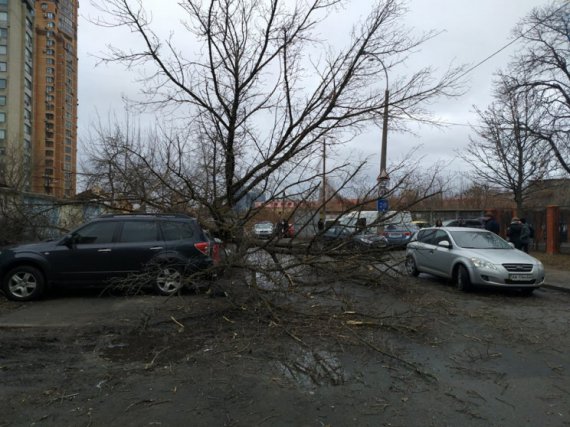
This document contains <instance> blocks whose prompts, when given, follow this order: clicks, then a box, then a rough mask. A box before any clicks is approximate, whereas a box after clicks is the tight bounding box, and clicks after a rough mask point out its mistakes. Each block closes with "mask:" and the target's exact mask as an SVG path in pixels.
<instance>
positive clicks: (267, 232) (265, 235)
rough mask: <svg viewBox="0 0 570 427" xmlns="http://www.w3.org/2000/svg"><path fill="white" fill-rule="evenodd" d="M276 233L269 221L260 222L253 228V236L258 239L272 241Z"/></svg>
mask: <svg viewBox="0 0 570 427" xmlns="http://www.w3.org/2000/svg"><path fill="white" fill-rule="evenodd" d="M274 233H275V228H274V227H273V224H272V223H271V222H269V221H263V222H258V223H257V224H255V225H254V226H253V235H254V237H256V238H258V239H270V238H271V237H273V235H274Z"/></svg>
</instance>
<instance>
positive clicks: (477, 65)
mask: <svg viewBox="0 0 570 427" xmlns="http://www.w3.org/2000/svg"><path fill="white" fill-rule="evenodd" d="M566 6H568V3H564V4H563V5H562V6H560V7H559V8H558V9H556V10H555V11H554V12H552V13H551V14H550V15H548V16H547V17H545V20H546V19H550V18H551V17H552V16H554V15H556V14H557V13H558V12H560V11H561V10H562V9H564V8H565V7H566ZM539 25H541V22H537V23H536V24H535V25H533V26H532V27H530V28H529V29H528V30H527V31H525V32H524V33H522V34H520V35H519V36H517V37H516V38H514V39H513V40H511V41H510V42H508V43H507V44H506V45H504V46H503V47H501V48H499V49H498V50H496V51H495V52H493V53H492V54H490V55H489V56H487V57H486V58H485V59H483V60H481V61H479V62H478V63H477V64H475V65H473V66H472V67H470V68H468V69H467V70H465V71H464V72H463V73H462V74H460V75H459V76H458V77H457V79H456V80H459V79H461V78H462V77H464V76H465V75H467V74H469V73H470V72H471V71H473V70H475V69H476V68H479V67H480V66H481V65H483V64H484V63H485V62H487V61H488V60H490V59H491V58H493V57H494V56H496V55H498V54H499V53H501V52H502V51H503V50H505V49H506V48H508V47H509V46H511V45H512V44H514V43H515V42H517V41H518V40H519V39H521V38H523V37H524V36H526V35H527V34H528V33H530V32H531V31H532V30H534V29H535V28H536V27H538V26H539Z"/></svg>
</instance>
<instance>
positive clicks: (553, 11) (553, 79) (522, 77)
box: [509, 1, 570, 173]
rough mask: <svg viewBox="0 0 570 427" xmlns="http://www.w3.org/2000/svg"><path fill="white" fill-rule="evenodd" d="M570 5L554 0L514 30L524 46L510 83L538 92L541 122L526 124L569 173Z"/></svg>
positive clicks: (533, 12) (514, 66) (512, 71)
mask: <svg viewBox="0 0 570 427" xmlns="http://www.w3.org/2000/svg"><path fill="white" fill-rule="evenodd" d="M569 14H570V4H569V3H568V2H565V1H554V2H552V3H550V4H549V5H547V6H544V7H537V8H535V9H534V10H533V11H532V12H531V13H530V14H529V15H528V16H527V17H526V18H525V19H524V20H523V21H522V22H521V23H520V24H519V25H518V26H517V27H516V29H515V31H514V33H515V35H516V36H517V37H519V38H521V39H522V41H523V43H525V48H524V49H522V50H521V52H520V53H519V54H518V56H517V57H516V59H515V61H514V63H513V65H512V67H511V70H510V76H511V80H510V82H509V84H510V85H511V86H512V87H513V88H522V89H525V90H529V91H534V92H537V93H538V95H537V97H538V98H539V99H540V104H539V105H538V107H539V108H540V109H541V110H542V114H541V116H542V117H541V120H540V121H538V122H536V121H535V122H533V123H527V124H526V127H527V128H528V130H529V131H530V132H532V133H533V134H534V135H536V136H537V137H539V138H540V139H542V140H544V141H546V142H547V143H548V147H549V148H550V150H551V151H552V153H553V154H554V156H555V157H556V159H557V161H558V164H559V165H560V167H562V168H563V169H564V170H565V171H566V172H567V173H570V138H569V136H570V120H569V118H570V68H569V66H568V58H569V57H570V21H569V16H570V15H569Z"/></svg>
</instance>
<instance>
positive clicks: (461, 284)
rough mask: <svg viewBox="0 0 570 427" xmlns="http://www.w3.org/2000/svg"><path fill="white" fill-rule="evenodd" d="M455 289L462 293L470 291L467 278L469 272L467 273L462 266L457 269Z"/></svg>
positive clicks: (469, 279)
mask: <svg viewBox="0 0 570 427" xmlns="http://www.w3.org/2000/svg"><path fill="white" fill-rule="evenodd" d="M457 289H459V290H460V291H463V292H469V291H470V290H471V278H470V277H469V271H467V268H465V266H464V265H460V266H459V267H457Z"/></svg>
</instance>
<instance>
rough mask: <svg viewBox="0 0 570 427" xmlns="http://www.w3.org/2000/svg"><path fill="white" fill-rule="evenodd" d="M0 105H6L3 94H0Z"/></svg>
mask: <svg viewBox="0 0 570 427" xmlns="http://www.w3.org/2000/svg"><path fill="white" fill-rule="evenodd" d="M0 105H6V97H5V96H4V95H2V96H0Z"/></svg>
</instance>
